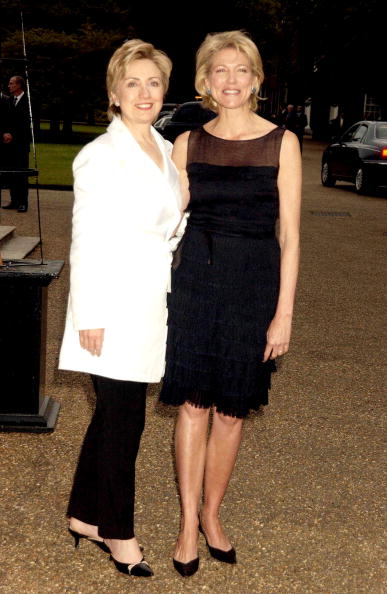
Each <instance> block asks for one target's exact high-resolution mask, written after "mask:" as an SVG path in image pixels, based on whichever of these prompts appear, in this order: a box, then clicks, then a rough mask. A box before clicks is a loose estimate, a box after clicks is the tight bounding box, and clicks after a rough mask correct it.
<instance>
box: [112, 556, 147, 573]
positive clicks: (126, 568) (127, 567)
mask: <svg viewBox="0 0 387 594" xmlns="http://www.w3.org/2000/svg"><path fill="white" fill-rule="evenodd" d="M110 559H111V561H113V563H114V565H115V566H116V568H117V569H118V571H120V572H121V573H124V574H125V575H134V576H136V577H152V575H154V573H153V571H152V570H151V568H150V567H149V565H148V563H147V562H146V561H145V560H144V557H143V558H142V559H141V561H139V562H138V563H121V562H120V561H117V559H114V557H113V555H112V554H110Z"/></svg>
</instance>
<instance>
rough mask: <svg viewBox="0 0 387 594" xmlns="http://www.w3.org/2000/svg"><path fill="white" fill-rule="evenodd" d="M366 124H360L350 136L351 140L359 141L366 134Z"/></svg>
mask: <svg viewBox="0 0 387 594" xmlns="http://www.w3.org/2000/svg"><path fill="white" fill-rule="evenodd" d="M367 130H368V126H366V124H360V126H359V127H358V128H357V129H356V130H355V132H354V133H353V136H352V141H353V142H361V141H362V140H363V138H364V136H365V135H366V134H367Z"/></svg>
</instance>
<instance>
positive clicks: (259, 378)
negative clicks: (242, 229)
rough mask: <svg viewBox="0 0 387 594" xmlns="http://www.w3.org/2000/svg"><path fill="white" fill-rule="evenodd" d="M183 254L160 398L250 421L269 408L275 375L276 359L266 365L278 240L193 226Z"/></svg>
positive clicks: (175, 282) (275, 294) (177, 272)
mask: <svg viewBox="0 0 387 594" xmlns="http://www.w3.org/2000/svg"><path fill="white" fill-rule="evenodd" d="M178 252H179V253H178V258H177V260H178V261H179V262H178V265H177V266H176V268H175V269H174V270H173V272H172V290H171V293H170V294H169V295H168V339H167V358H166V370H165V376H164V382H163V387H162V390H161V394H160V400H161V401H162V402H164V403H166V404H171V405H181V404H183V403H184V402H186V401H187V402H189V403H191V404H193V405H195V406H197V407H202V408H208V407H210V406H215V407H216V410H217V411H218V412H220V413H223V414H225V415H230V416H233V417H238V418H244V417H246V416H247V414H248V412H249V410H250V409H253V410H257V409H258V408H259V407H260V406H261V405H265V404H267V403H268V390H269V388H270V377H271V373H272V372H273V371H275V363H274V361H272V360H269V361H268V362H267V363H263V362H262V359H263V353H264V350H265V347H266V332H267V329H268V327H269V324H270V322H271V320H272V318H273V316H274V313H275V309H276V305H277V300H278V291H279V265H280V249H279V245H278V242H277V239H276V238H275V237H274V236H272V237H265V238H256V237H240V236H237V237H233V236H229V235H221V234H218V233H211V232H208V231H204V230H201V229H197V228H192V227H189V225H188V228H187V230H186V233H185V235H184V237H183V240H182V242H181V245H180V246H179V248H178Z"/></svg>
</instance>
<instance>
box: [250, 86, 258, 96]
mask: <svg viewBox="0 0 387 594" xmlns="http://www.w3.org/2000/svg"><path fill="white" fill-rule="evenodd" d="M256 92H257V89H256V88H255V87H251V94H252V95H255V93H256Z"/></svg>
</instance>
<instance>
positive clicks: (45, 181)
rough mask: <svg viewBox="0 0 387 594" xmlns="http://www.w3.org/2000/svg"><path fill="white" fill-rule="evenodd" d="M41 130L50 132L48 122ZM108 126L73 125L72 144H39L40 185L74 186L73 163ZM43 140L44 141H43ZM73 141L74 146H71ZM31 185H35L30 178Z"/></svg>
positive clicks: (31, 164) (43, 124)
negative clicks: (86, 146)
mask: <svg viewBox="0 0 387 594" xmlns="http://www.w3.org/2000/svg"><path fill="white" fill-rule="evenodd" d="M40 127H41V130H42V132H43V134H42V136H43V135H44V133H45V132H48V130H49V123H48V122H41V126H40ZM105 130H106V126H87V125H85V124H73V135H72V137H71V138H70V142H69V143H67V142H64V143H63V144H59V143H55V142H52V143H51V142H37V144H36V155H37V161H38V170H39V184H41V185H42V186H47V185H50V186H51V185H53V186H69V187H71V186H72V185H73V174H72V169H71V166H72V162H73V160H74V157H75V156H76V155H77V154H78V153H79V151H80V150H81V148H82V146H84V145H85V144H87V143H88V142H90V140H92V139H93V138H95V137H96V136H98V135H99V134H103V133H104V132H105ZM42 140H43V139H42ZM71 140H73V144H71ZM59 142H60V141H59ZM30 167H34V158H33V154H32V149H31V152H30ZM30 183H35V180H34V179H33V178H30Z"/></svg>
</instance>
